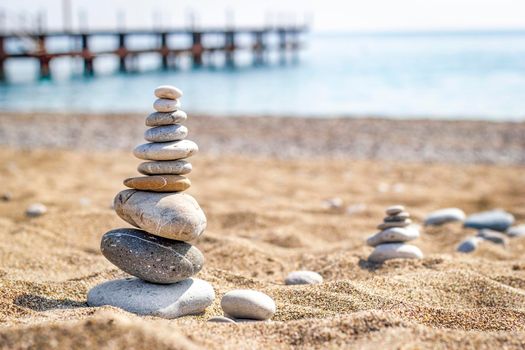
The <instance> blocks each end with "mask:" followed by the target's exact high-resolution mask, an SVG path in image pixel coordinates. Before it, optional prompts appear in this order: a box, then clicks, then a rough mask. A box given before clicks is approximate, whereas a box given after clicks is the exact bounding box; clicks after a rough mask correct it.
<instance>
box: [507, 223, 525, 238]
mask: <svg viewBox="0 0 525 350" xmlns="http://www.w3.org/2000/svg"><path fill="white" fill-rule="evenodd" d="M507 235H508V236H510V237H521V236H525V225H518V226H512V227H509V229H508V230H507Z"/></svg>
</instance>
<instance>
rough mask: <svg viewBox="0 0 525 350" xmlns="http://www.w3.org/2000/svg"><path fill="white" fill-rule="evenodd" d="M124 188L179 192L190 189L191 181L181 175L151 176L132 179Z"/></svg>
mask: <svg viewBox="0 0 525 350" xmlns="http://www.w3.org/2000/svg"><path fill="white" fill-rule="evenodd" d="M124 186H127V187H129V188H134V189H136V190H142V191H154V192H179V191H184V190H187V189H188V188H190V186H191V182H190V180H189V179H188V178H187V177H185V176H181V175H151V176H139V177H130V178H129V179H126V180H124Z"/></svg>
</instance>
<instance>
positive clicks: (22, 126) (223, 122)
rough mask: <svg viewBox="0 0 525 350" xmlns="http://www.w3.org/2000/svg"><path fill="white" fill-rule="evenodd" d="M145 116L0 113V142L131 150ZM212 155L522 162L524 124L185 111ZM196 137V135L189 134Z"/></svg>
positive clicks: (26, 146) (19, 145) (203, 146)
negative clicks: (193, 113) (220, 113)
mask: <svg viewBox="0 0 525 350" xmlns="http://www.w3.org/2000/svg"><path fill="white" fill-rule="evenodd" d="M143 121H144V114H142V113H133V114H122V113H106V114H91V113H89V114H83V113H78V114H77V113H75V112H67V113H66V112H64V113H17V112H0V146H8V147H10V148H21V149H36V148H61V149H78V150H88V151H89V150H99V151H103V150H112V149H118V150H130V149H132V148H133V147H134V146H136V145H137V144H139V143H142V142H143V138H142V136H143V135H142V134H143V132H144V124H143ZM185 124H186V125H187V126H188V128H189V129H190V130H191V132H190V134H189V136H188V138H189V139H193V140H194V141H196V142H197V143H198V144H199V146H200V149H201V152H203V153H205V154H210V155H222V154H229V155H232V154H233V155H246V156H255V155H260V156H269V157H277V158H284V159H288V158H334V159H356V160H391V161H402V162H424V163H433V162H438V163H455V164H464V163H468V164H499V165H525V122H513V121H511V122H508V121H507V122H493V121H470V120H462V121H457V120H454V121H449V120H423V119H417V120H415V119H385V118H375V117H374V118H370V117H363V118H347V117H330V118H314V117H278V116H271V117H268V116H266V117H263V116H246V117H239V116H235V117H219V116H209V115H208V116H206V115H196V116H193V115H191V114H190V115H189V117H188V120H187V122H185ZM194 135H195V136H194Z"/></svg>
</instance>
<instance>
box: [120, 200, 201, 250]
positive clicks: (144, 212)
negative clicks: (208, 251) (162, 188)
mask: <svg viewBox="0 0 525 350" xmlns="http://www.w3.org/2000/svg"><path fill="white" fill-rule="evenodd" d="M114 208H115V212H116V213H117V215H118V216H120V217H121V218H122V219H124V220H125V221H127V222H128V223H130V224H131V225H133V226H135V227H138V228H140V229H142V230H144V231H146V232H148V233H151V234H153V235H156V236H161V237H165V238H168V239H175V240H178V241H185V242H186V241H191V240H192V239H195V238H197V237H199V236H200V235H201V234H202V232H204V230H205V229H206V216H205V215H204V212H203V211H202V209H201V208H200V206H199V204H198V203H197V201H196V200H195V199H194V198H193V197H192V196H190V195H189V194H186V193H184V192H172V193H170V192H168V193H157V192H146V191H137V190H124V191H121V192H119V193H118V194H117V195H116V197H115V200H114Z"/></svg>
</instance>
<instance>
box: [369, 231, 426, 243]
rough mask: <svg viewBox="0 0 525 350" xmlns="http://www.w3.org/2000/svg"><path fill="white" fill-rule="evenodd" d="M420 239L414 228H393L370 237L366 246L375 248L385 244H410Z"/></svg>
mask: <svg viewBox="0 0 525 350" xmlns="http://www.w3.org/2000/svg"><path fill="white" fill-rule="evenodd" d="M418 237H419V231H418V230H417V229H416V228H414V227H391V228H388V229H386V230H383V231H380V232H378V233H376V234H375V235H373V236H370V237H368V239H367V240H366V244H368V245H369V246H372V247H375V246H377V245H379V244H383V243H394V242H408V241H411V240H414V239H416V238H418Z"/></svg>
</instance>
